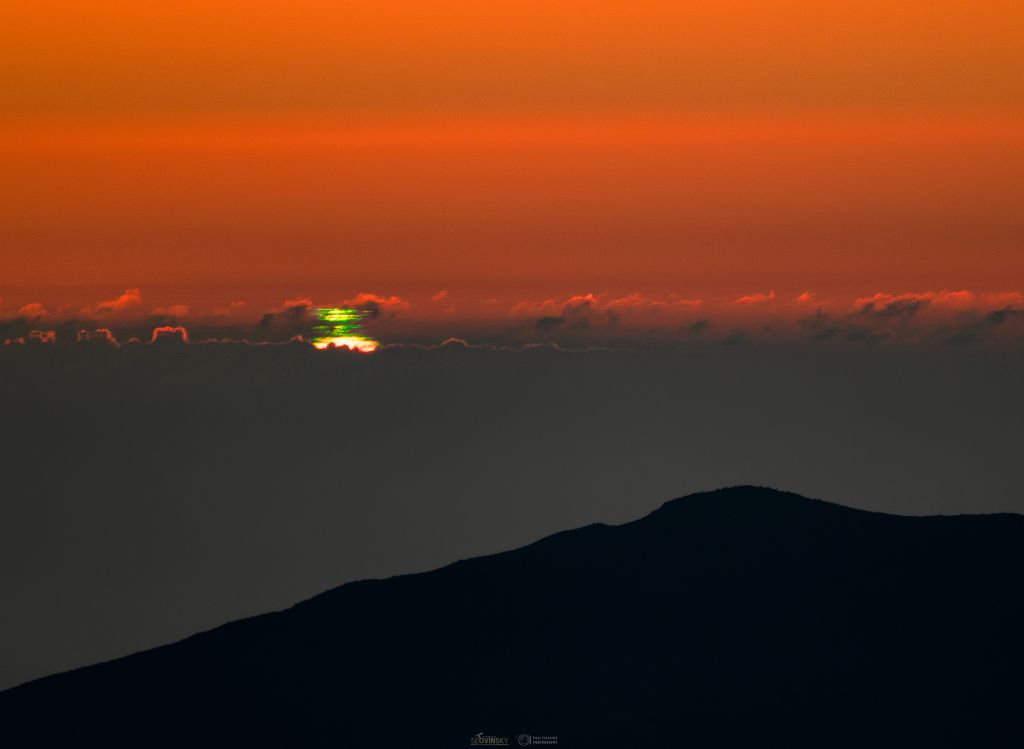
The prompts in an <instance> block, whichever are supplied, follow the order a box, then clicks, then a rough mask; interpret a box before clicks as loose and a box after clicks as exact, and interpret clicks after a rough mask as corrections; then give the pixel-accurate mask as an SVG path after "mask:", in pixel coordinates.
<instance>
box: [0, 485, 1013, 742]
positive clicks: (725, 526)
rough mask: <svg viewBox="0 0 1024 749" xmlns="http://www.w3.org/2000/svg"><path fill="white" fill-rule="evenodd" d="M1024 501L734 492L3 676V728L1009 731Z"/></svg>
mask: <svg viewBox="0 0 1024 749" xmlns="http://www.w3.org/2000/svg"><path fill="white" fill-rule="evenodd" d="M1022 573H1024V516H1019V515H964V516H948V517H947V516H934V517H903V516H893V515H884V514H879V513H870V512H864V511H860V510H853V509H850V508H846V507H842V506H839V505H833V504H828V503H826V502H821V501H818V500H810V499H806V498H803V497H800V496H797V495H794V494H788V493H784V492H778V491H774V490H771V489H764V488H757V487H734V488H730V489H722V490H719V491H715V492H708V493H704V494H697V495H692V496H690V497H685V498H682V499H677V500H673V501H671V502H668V503H666V504H665V505H663V506H662V507H661V508H659V509H658V510H656V511H654V512H652V513H651V514H649V515H647V516H646V517H644V518H641V519H639V520H636V521H633V522H630V523H626V524H624V525H619V526H607V525H600V524H598V525H590V526H586V527H583V528H579V529H576V530H572V531H565V532H562V533H558V534H555V535H553V536H549V537H547V538H545V539H542V540H540V541H538V542H536V543H533V544H531V545H529V546H525V547H523V548H520V549H515V550H513V551H508V552H504V553H500V554H495V555H492V556H487V557H480V558H476V559H469V560H463V561H460V562H456V563H454V564H451V565H449V566H447V567H443V568H441V569H438V570H434V571H432V572H426V573H420V574H414V575H404V576H399V577H394V578H390V579H386V580H366V581H360V582H354V583H349V584H347V585H343V586H341V587H338V588H335V589H333V590H330V591H328V592H326V593H323V594H321V595H319V596H316V597H315V598H312V599H310V600H308V601H305V602H303V603H300V604H297V605H296V606H294V607H292V608H290V609H287V610H285V611H280V612H276V613H271V614H265V615H262V616H257V617H253V618H251V619H246V620H242V621H238V622H234V623H231V624H227V625H224V626H222V627H219V628H217V629H214V630H211V631H209V632H204V633H201V634H197V635H194V636H193V637H190V638H188V639H186V640H183V641H181V642H178V643H175V644H172V645H167V646H164V647H160V648H155V649H153V650H149V651H145V652H142V653H137V654H135V655H131V656H128V657H126V658H121V659H119V660H115V661H110V662H107V663H101V664H98V665H95V666H90V667H87V668H83V669H78V670H76V671H71V672H68V673H64V674H58V675H55V676H50V677H47V678H44V679H40V680H37V681H34V682H30V683H28V684H24V685H22V686H20V687H16V688H15V689H12V690H8V691H6V692H4V693H0V745H3V746H103V747H116V746H167V747H170V746H175V747H180V746H236V745H247V746H280V745H287V746H332V747H337V746H359V747H365V746H402V745H407V746H438V747H441V746H446V747H459V746H469V745H470V737H472V736H474V735H476V734H477V733H479V732H483V733H484V734H485V735H491V736H498V737H509V738H510V741H511V742H512V743H515V742H516V737H517V736H519V735H520V734H525V735H533V736H557V737H558V739H559V745H560V746H615V747H631V746H635V747H641V746H665V745H668V746H699V747H707V746H761V747H765V746H779V747H782V746H787V747H789V746H816V747H821V746H854V745H857V746H863V745H873V746H879V745H881V746H925V745H928V746H1020V745H1021V742H1022V741H1024V678H1022V674H1024V636H1022V634H1021V633H1022V632H1024V600H1022V598H1024V597H1022V596H1021V579H1022Z"/></svg>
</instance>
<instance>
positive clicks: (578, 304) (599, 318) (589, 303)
mask: <svg viewBox="0 0 1024 749" xmlns="http://www.w3.org/2000/svg"><path fill="white" fill-rule="evenodd" d="M702 304H703V301H702V300H700V299H687V298H683V297H680V296H678V295H676V294H670V295H669V296H667V297H664V298H658V297H652V296H648V295H646V294H641V293H633V294H626V295H625V296H620V297H610V296H609V295H606V294H594V293H588V294H576V295H575V296H571V297H569V298H567V299H565V300H564V301H561V302H559V301H556V300H554V299H545V300H543V301H530V300H524V301H520V302H517V303H516V304H515V305H513V306H512V308H511V309H510V310H509V311H508V315H509V316H510V317H533V318H535V322H534V326H535V327H536V328H537V329H538V330H543V331H552V330H555V329H563V330H567V331H569V330H575V331H583V330H587V329H589V328H591V327H598V328H610V327H616V326H618V325H619V324H620V323H625V322H629V321H636V322H648V323H653V324H657V323H658V322H659V321H660V322H666V320H664V318H665V317H666V316H668V315H670V314H672V313H683V314H686V313H690V312H693V311H695V310H697V309H699V308H700V307H701V305H702ZM676 324H678V320H677V322H676Z"/></svg>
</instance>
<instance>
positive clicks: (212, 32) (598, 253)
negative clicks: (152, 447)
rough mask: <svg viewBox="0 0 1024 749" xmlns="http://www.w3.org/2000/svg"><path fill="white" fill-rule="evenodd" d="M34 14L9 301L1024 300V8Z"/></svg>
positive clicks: (7, 24) (407, 5)
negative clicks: (750, 296) (374, 296)
mask: <svg viewBox="0 0 1024 749" xmlns="http://www.w3.org/2000/svg"><path fill="white" fill-rule="evenodd" d="M848 5H849V6H850V7H841V6H840V5H839V4H836V3H825V2H813V3H812V2H807V1H806V0H788V1H786V0H783V1H782V2H775V3H765V2H757V3H755V2H749V1H735V2H728V1H727V0H714V1H713V2H712V1H710V0H709V1H708V2H692V3H676V2H653V1H651V0H633V1H632V2H629V3H626V2H600V1H597V0H590V1H589V2H582V1H575V0H574V1H566V0H561V1H558V2H555V1H553V0H547V1H546V2H537V1H534V0H519V1H518V2H514V3H513V2H506V1H505V0H490V1H489V2H486V3H481V2H479V1H478V0H475V1H473V2H469V1H467V0H443V1H442V2H434V3H425V2H421V1H420V0H374V1H373V2H369V1H368V0H361V1H360V2H338V1H337V0H334V1H332V2H327V1H326V0H324V1H322V2H320V1H318V2H308V1H307V2H298V3H292V4H287V5H286V4H283V3H278V2H263V1H254V0H249V1H248V2H244V3H243V2H230V1H228V0H204V1H203V2H198V1H197V2H180V1H178V2H173V3H171V2H151V3H145V4H142V3H137V2H117V1H113V0H99V1H98V2H93V3H84V2H41V1H39V0H35V1H34V2H13V3H8V4H7V6H6V8H5V19H4V24H3V25H2V26H0V68H2V69H3V70H5V75H4V76H2V77H0V111H2V112H3V113H4V117H3V120H2V122H0V177H2V179H0V297H3V298H4V299H5V300H6V301H5V302H3V303H2V305H0V306H2V307H3V308H7V307H9V306H10V305H12V304H13V305H15V306H17V305H21V304H27V303H29V302H40V303H44V304H50V305H57V304H58V303H63V302H67V303H70V304H78V305H81V304H86V303H90V302H93V301H95V300H96V299H100V298H107V296H109V295H110V294H117V293H120V292H121V291H122V290H124V289H126V288H136V287H143V288H145V289H146V290H147V299H152V300H153V302H154V304H171V303H184V304H192V305H197V304H200V303H209V304H214V303H215V302H217V301H221V302H223V301H225V300H227V299H233V298H245V299H248V300H252V301H253V303H254V304H255V305H257V306H259V305H264V306H266V305H268V304H270V303H280V301H281V300H282V299H284V298H287V297H293V296H295V295H314V296H317V297H319V298H341V297H344V296H345V295H352V294H355V293H357V292H359V291H374V292H377V293H382V294H401V295H403V296H406V297H415V296H416V295H421V296H429V295H431V294H433V293H435V292H436V291H437V290H439V289H451V290H453V291H458V292H461V293H463V294H465V295H470V296H472V295H475V298H477V299H484V298H486V297H493V296H501V297H502V298H505V299H509V300H511V299H516V298H536V299H541V298H544V297H547V296H550V295H564V296H567V295H570V294H574V293H585V292H589V291H595V292H602V291H603V292H609V293H621V294H626V293H631V292H637V291H639V292H644V293H649V294H669V293H672V292H675V293H678V294H681V295H684V296H690V297H709V296H710V297H714V296H720V297H728V296H730V295H737V296H738V295H740V294H744V293H753V292H757V291H765V290H767V289H779V290H780V293H786V294H794V295H795V294H797V293H800V292H801V291H803V290H806V289H814V290H815V291H816V292H817V293H824V294H846V295H848V296H850V297H856V296H865V295H870V294H873V293H875V292H879V291H888V292H894V293H898V292H903V291H924V290H927V289H961V288H971V289H974V290H975V291H978V292H983V291H999V290H1013V289H1020V288H1024V251H1022V247H1024V211H1021V210H1020V208H1019V206H1020V205H1022V204H1024V51H1022V49H1024V45H1021V44H1020V39H1021V38H1024V9H1022V6H1021V5H1020V4H1019V3H1017V2H1013V3H1011V2H992V1H990V0H984V1H983V2H978V3H971V4H968V3H963V2H955V3H954V2H884V3H883V2H861V3H856V4H848Z"/></svg>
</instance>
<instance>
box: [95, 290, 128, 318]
mask: <svg viewBox="0 0 1024 749" xmlns="http://www.w3.org/2000/svg"><path fill="white" fill-rule="evenodd" d="M141 304H142V292H141V291H140V290H139V289H125V291H124V293H123V294H121V296H119V297H118V298H117V299H110V300H108V301H105V302H97V303H96V304H93V305H91V306H88V307H83V308H82V310H81V312H80V314H81V315H82V316H83V317H106V316H110V315H120V314H124V313H128V312H131V311H133V310H135V309H137V308H138V307H139V305H141Z"/></svg>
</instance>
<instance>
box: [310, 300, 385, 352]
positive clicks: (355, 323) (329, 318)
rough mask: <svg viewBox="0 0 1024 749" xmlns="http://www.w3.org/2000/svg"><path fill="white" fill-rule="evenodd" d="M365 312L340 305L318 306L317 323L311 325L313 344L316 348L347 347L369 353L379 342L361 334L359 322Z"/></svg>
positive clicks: (364, 315)
mask: <svg viewBox="0 0 1024 749" xmlns="http://www.w3.org/2000/svg"><path fill="white" fill-rule="evenodd" d="M366 314H367V313H366V312H363V311H362V310H357V309H345V308H342V307H319V308H317V311H316V317H317V324H316V325H315V326H314V327H313V333H314V337H313V345H314V346H315V347H316V348H318V349H328V348H342V347H344V348H348V349H351V350H353V351H362V352H363V353H370V352H371V351H375V350H376V349H377V347H378V346H380V344H379V343H378V342H377V341H375V340H374V339H372V338H370V337H369V336H365V335H362V334H361V330H362V326H361V323H362V321H363V318H365V317H366Z"/></svg>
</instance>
